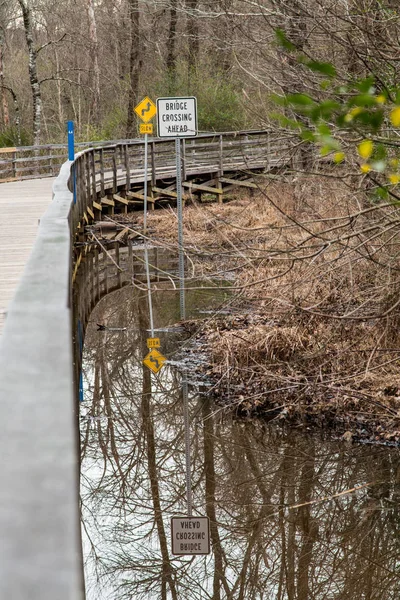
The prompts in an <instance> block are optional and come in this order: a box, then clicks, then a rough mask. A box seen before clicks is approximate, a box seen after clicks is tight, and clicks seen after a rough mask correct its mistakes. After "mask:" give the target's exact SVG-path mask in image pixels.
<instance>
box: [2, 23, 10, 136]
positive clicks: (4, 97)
mask: <svg viewBox="0 0 400 600" xmlns="http://www.w3.org/2000/svg"><path fill="white" fill-rule="evenodd" d="M0 90H1V109H2V116H3V125H4V127H9V126H10V113H9V110H8V102H7V95H6V89H5V87H4V33H3V29H2V28H1V27H0Z"/></svg>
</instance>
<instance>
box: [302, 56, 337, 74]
mask: <svg viewBox="0 0 400 600" xmlns="http://www.w3.org/2000/svg"><path fill="white" fill-rule="evenodd" d="M306 65H307V67H308V68H309V69H311V71H315V72H317V73H322V75H326V76H327V77H335V76H336V69H335V67H334V66H333V65H332V63H327V62H319V61H317V60H310V61H309V62H306Z"/></svg>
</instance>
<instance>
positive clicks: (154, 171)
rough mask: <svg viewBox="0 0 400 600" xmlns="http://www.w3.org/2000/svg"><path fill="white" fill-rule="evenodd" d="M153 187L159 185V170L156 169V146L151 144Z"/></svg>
mask: <svg viewBox="0 0 400 600" xmlns="http://www.w3.org/2000/svg"><path fill="white" fill-rule="evenodd" d="M151 185H152V186H153V187H155V186H156V185H157V168H156V144H155V142H151Z"/></svg>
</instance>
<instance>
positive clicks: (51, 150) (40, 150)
mask: <svg viewBox="0 0 400 600" xmlns="http://www.w3.org/2000/svg"><path fill="white" fill-rule="evenodd" d="M261 134H265V130H251V131H238V132H236V135H237V136H242V135H261ZM219 135H222V136H228V135H232V132H210V133H201V134H199V135H198V136H197V139H206V138H210V137H215V136H219ZM271 135H273V133H272V131H271ZM150 141H151V142H157V141H158V138H151V140H150ZM125 144H129V145H131V146H132V145H141V144H143V140H142V139H139V138H136V139H120V140H112V141H107V140H99V141H92V142H79V143H77V144H76V145H75V147H76V150H77V151H78V152H79V151H82V150H85V149H86V148H101V147H110V146H113V145H114V146H115V145H125ZM67 158H68V145H67V144H66V143H65V144H43V145H40V146H18V147H4V148H0V183H2V182H7V181H17V180H18V181H20V180H24V179H34V178H39V177H53V176H55V175H56V174H57V173H58V171H59V169H60V168H61V165H62V164H63V163H64V162H65V160H67Z"/></svg>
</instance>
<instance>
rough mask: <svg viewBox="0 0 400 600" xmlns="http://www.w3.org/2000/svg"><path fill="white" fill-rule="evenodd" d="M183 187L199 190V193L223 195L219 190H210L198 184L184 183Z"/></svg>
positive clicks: (221, 190) (206, 186) (210, 188)
mask: <svg viewBox="0 0 400 600" xmlns="http://www.w3.org/2000/svg"><path fill="white" fill-rule="evenodd" d="M182 185H183V187H185V188H189V189H191V190H199V191H201V192H207V193H209V194H223V193H224V191H223V189H221V188H212V187H209V186H208V185H200V184H198V183H191V182H190V181H184V182H183V183H182Z"/></svg>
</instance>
